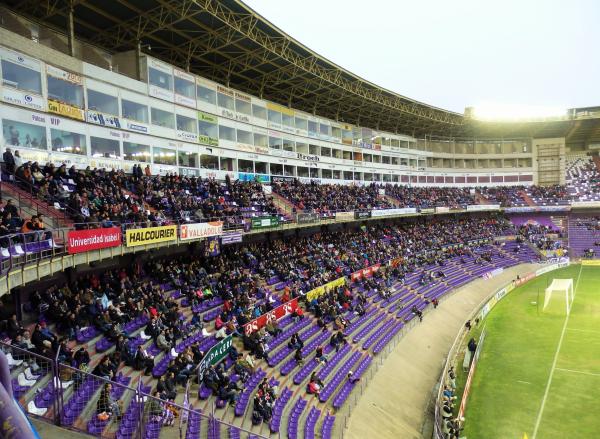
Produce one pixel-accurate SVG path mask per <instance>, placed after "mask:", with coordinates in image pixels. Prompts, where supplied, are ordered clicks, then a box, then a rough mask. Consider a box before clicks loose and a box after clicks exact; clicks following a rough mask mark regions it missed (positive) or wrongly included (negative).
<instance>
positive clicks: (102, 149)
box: [90, 136, 121, 159]
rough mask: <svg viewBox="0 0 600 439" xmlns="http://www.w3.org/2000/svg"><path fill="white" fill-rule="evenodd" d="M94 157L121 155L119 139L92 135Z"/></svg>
mask: <svg viewBox="0 0 600 439" xmlns="http://www.w3.org/2000/svg"><path fill="white" fill-rule="evenodd" d="M90 147H91V150H92V157H104V158H111V159H116V158H119V157H121V147H120V146H119V141H118V140H114V139H103V138H102V137H93V136H92V137H90Z"/></svg>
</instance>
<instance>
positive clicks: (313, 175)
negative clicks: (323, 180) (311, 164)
mask: <svg viewBox="0 0 600 439" xmlns="http://www.w3.org/2000/svg"><path fill="white" fill-rule="evenodd" d="M309 169H310V178H319V168H309Z"/></svg>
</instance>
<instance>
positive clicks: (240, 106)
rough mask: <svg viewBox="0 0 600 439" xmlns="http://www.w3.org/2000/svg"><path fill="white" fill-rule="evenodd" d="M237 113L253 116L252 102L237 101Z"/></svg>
mask: <svg viewBox="0 0 600 439" xmlns="http://www.w3.org/2000/svg"><path fill="white" fill-rule="evenodd" d="M235 111H237V112H238V113H243V114H247V115H248V116H251V115H252V104H250V102H246V101H243V100H241V99H236V100H235Z"/></svg>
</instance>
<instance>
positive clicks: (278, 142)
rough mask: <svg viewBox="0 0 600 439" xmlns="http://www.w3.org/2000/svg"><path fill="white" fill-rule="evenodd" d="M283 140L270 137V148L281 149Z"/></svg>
mask: <svg viewBox="0 0 600 439" xmlns="http://www.w3.org/2000/svg"><path fill="white" fill-rule="evenodd" d="M281 144H282V140H281V139H280V138H279V137H271V136H269V148H273V149H281Z"/></svg>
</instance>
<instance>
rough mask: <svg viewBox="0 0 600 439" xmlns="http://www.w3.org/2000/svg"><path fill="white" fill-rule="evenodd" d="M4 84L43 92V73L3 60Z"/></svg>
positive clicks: (33, 91) (39, 92)
mask: <svg viewBox="0 0 600 439" xmlns="http://www.w3.org/2000/svg"><path fill="white" fill-rule="evenodd" d="M2 85H6V86H9V87H14V88H18V89H19V90H24V91H30V92H32V93H37V94H40V95H41V94H42V74H41V73H40V72H36V71H35V70H32V69H29V68H27V67H25V66H20V65H17V64H14V63H12V62H10V61H7V60H4V59H3V60H2Z"/></svg>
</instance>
